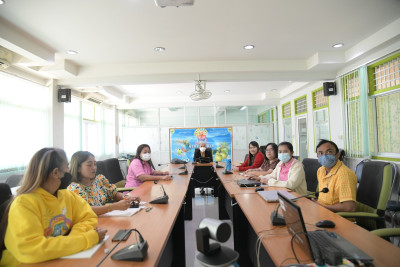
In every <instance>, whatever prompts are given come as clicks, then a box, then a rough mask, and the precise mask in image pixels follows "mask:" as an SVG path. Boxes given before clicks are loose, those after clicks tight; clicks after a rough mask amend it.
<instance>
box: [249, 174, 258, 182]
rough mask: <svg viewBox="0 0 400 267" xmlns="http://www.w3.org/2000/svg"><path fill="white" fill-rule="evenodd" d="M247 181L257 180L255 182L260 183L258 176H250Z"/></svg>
mask: <svg viewBox="0 0 400 267" xmlns="http://www.w3.org/2000/svg"><path fill="white" fill-rule="evenodd" d="M248 179H249V180H257V181H260V180H261V178H260V177H259V176H257V175H250V176H249V177H248Z"/></svg>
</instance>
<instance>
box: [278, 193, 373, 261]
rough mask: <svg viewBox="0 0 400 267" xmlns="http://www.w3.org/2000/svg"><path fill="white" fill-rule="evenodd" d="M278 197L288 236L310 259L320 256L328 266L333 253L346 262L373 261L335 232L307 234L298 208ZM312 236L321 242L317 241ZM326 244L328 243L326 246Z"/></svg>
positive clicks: (312, 232) (281, 195)
mask: <svg viewBox="0 0 400 267" xmlns="http://www.w3.org/2000/svg"><path fill="white" fill-rule="evenodd" d="M278 196H279V202H280V206H281V209H282V211H283V217H284V218H285V222H286V225H287V228H288V232H289V234H290V235H292V236H294V235H295V236H294V240H295V242H296V243H298V244H299V246H300V247H301V248H302V249H303V251H304V252H305V253H306V254H307V255H308V256H309V257H310V259H311V258H313V259H316V257H317V256H320V257H324V258H325V260H326V263H328V264H330V263H329V256H332V253H331V252H332V251H335V252H336V253H337V254H336V255H335V256H340V257H341V258H347V259H348V260H356V261H362V262H364V263H367V262H368V263H371V262H372V261H373V259H372V258H371V257H370V256H368V255H367V254H366V253H364V252H363V251H362V250H361V249H359V248H357V247H356V246H355V245H353V244H352V243H350V242H349V241H348V240H346V239H345V238H343V237H341V236H340V235H339V234H337V233H335V232H329V231H325V230H318V231H309V232H307V230H306V227H305V224H304V219H303V215H302V213H301V209H300V207H299V206H298V205H296V204H295V203H293V201H291V200H289V199H288V198H287V197H286V196H284V195H283V194H280V193H279V194H278ZM314 235H315V236H318V237H320V238H321V239H323V240H317V239H316V238H314ZM326 243H328V246H327V245H326ZM311 244H312V245H311Z"/></svg>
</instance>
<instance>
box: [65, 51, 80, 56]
mask: <svg viewBox="0 0 400 267" xmlns="http://www.w3.org/2000/svg"><path fill="white" fill-rule="evenodd" d="M67 54H68V55H76V54H78V52H76V51H75V50H67Z"/></svg>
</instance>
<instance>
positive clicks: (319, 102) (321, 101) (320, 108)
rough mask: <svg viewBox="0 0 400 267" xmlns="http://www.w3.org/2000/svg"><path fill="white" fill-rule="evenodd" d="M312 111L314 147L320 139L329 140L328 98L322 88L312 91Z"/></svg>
mask: <svg viewBox="0 0 400 267" xmlns="http://www.w3.org/2000/svg"><path fill="white" fill-rule="evenodd" d="M312 97H313V113H314V116H313V118H314V131H315V132H314V147H315V146H316V145H317V144H318V142H319V141H320V140H321V139H326V140H330V134H329V109H328V107H329V98H328V97H327V96H324V90H323V88H322V87H321V88H319V89H317V90H315V91H313V92H312Z"/></svg>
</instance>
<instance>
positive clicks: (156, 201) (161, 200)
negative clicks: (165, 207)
mask: <svg viewBox="0 0 400 267" xmlns="http://www.w3.org/2000/svg"><path fill="white" fill-rule="evenodd" d="M154 182H155V181H154ZM160 185H161V189H162V191H163V193H164V195H162V196H161V197H158V198H156V199H153V200H152V201H150V202H149V203H151V204H168V198H169V197H168V195H167V193H166V192H165V190H164V186H163V185H162V184H160Z"/></svg>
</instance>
